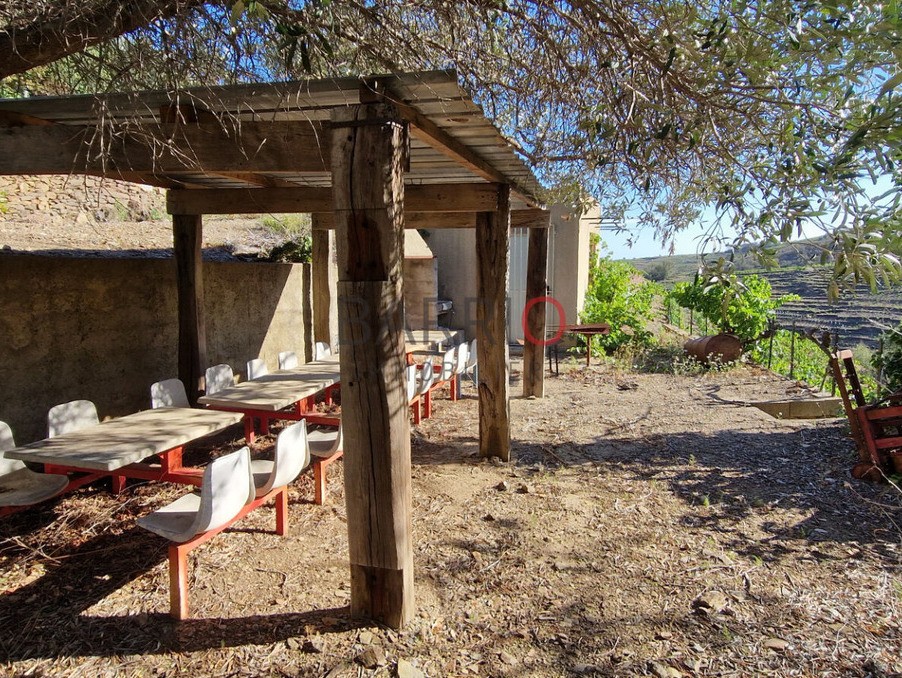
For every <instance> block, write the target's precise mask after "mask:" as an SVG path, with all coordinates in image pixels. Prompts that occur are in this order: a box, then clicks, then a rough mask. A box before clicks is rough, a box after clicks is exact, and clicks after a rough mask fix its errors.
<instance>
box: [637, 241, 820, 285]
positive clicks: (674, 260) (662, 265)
mask: <svg viewBox="0 0 902 678" xmlns="http://www.w3.org/2000/svg"><path fill="white" fill-rule="evenodd" d="M824 242H825V238H816V239H812V240H799V241H797V242H791V243H785V244H783V245H780V247H779V248H778V249H777V252H776V255H775V257H776V260H777V262H778V263H779V267H780V268H781V269H786V268H792V267H802V266H810V265H812V264H816V263H817V261H818V258H819V257H820V253H821V251H822V248H823V243H824ZM749 249H750V248H745V249H744V250H742V251H740V252H738V253H736V254H735V255H734V263H735V265H736V269H737V270H739V271H755V272H756V273H760V272H761V262H760V261H759V260H758V259H757V258H756V257H755V256H754V255H753V254H751V253H750V251H749ZM721 256H723V257H726V256H728V253H727V252H716V253H714V254H709V255H708V259H710V260H716V259H717V258H718V257H721ZM625 261H628V262H629V263H631V264H632V265H633V266H635V267H636V268H638V269H639V270H640V271H644V272H645V273H646V274H651V275H649V277H650V278H651V279H654V280H658V281H660V282H663V283H665V284H667V283H675V282H681V281H684V280H691V279H692V278H693V277H694V276H695V272H696V271H697V270H698V267H699V264H700V263H701V262H700V259H699V257H698V255H695V254H675V255H672V256H667V257H644V258H640V259H625ZM662 274H663V275H662Z"/></svg>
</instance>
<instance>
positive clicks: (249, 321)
mask: <svg viewBox="0 0 902 678" xmlns="http://www.w3.org/2000/svg"><path fill="white" fill-rule="evenodd" d="M305 269H307V267H306V266H302V265H297V264H295V265H292V264H256V263H253V264H252V263H214V262H205V263H204V295H205V306H206V318H207V352H208V361H209V363H210V364H211V365H212V364H215V363H220V362H226V363H229V364H230V365H232V367H233V369H235V370H236V372H241V373H242V374H243V373H244V371H245V363H246V361H247V360H249V359H250V358H255V357H257V356H258V355H259V356H261V357H263V358H264V359H265V360H266V362H267V363H268V364H269V366H270V367H271V368H275V367H277V364H278V359H277V356H278V352H279V351H283V350H297V351H299V352H300V353H301V354H303V351H304V347H305V341H306V339H305V337H306V335H307V331H308V325H307V324H306V323H305V315H307V316H308V317H309V307H310V304H309V286H307V285H306V284H305V280H307V279H309V278H308V276H309V271H307V270H305ZM0 308H3V313H2V314H0V337H2V343H0V420H2V421H6V422H7V423H9V424H10V426H12V428H13V432H14V434H15V436H16V441H17V442H19V443H26V442H30V441H33V440H37V439H40V438H42V437H44V436H45V435H46V417H47V410H48V409H49V408H50V407H52V406H53V405H56V404H58V403H62V402H66V401H68V400H74V399H77V398H86V399H89V400H92V401H94V403H95V404H96V405H97V409H98V412H99V414H100V416H101V418H103V417H105V416H120V415H123V414H128V413H129V412H134V411H137V410H139V409H146V408H147V407H149V389H150V384H151V383H153V382H154V381H157V380H159V379H165V378H167V377H172V376H176V373H177V335H178V321H177V316H176V287H175V264H174V262H173V261H172V260H171V259H170V260H153V259H76V258H55V257H46V256H31V255H3V256H0Z"/></svg>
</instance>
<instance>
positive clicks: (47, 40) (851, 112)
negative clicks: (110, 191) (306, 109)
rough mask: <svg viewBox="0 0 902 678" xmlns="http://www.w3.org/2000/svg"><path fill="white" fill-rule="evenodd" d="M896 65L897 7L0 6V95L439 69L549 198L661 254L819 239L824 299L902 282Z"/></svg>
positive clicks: (529, 3)
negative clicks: (700, 232)
mask: <svg viewBox="0 0 902 678" xmlns="http://www.w3.org/2000/svg"><path fill="white" fill-rule="evenodd" d="M899 63H902V19H900V6H899V5H898V4H897V3H886V4H881V3H877V2H873V3H870V2H861V1H857V0H811V1H807V2H801V1H798V0H770V1H766V2H764V1H762V2H752V1H749V0H707V1H706V2H701V3H687V2H684V1H678V0H634V1H633V2H629V3H624V2H620V1H619V0H570V1H569V2H560V1H559V2H554V1H551V0H460V1H457V2H447V1H446V0H412V1H411V0H352V1H348V0H307V1H306V2H295V1H294V0H288V1H286V0H238V1H237V2H231V1H230V2H226V1H222V2H204V1H203V0H137V1H136V2H130V3H121V2H113V1H111V0H83V1H76V0H67V1H65V2H58V1H54V2H51V1H50V0H42V1H38V2H31V1H26V0H18V1H13V2H7V3H6V4H4V5H3V6H0V91H2V92H3V93H5V94H6V95H17V94H19V95H21V94H23V93H24V92H26V91H27V92H30V93H35V94H42V93H70V92H103V91H129V90H140V89H158V88H170V89H177V88H180V87H185V86H190V85H197V84H229V83H237V82H247V81H257V80H281V79H290V78H297V77H310V76H314V77H328V76H339V75H349V74H358V73H367V74H368V73H373V72H380V71H402V70H418V69H430V68H443V67H448V66H454V67H456V68H457V69H458V72H459V73H460V74H461V75H462V77H463V78H464V80H465V83H466V84H467V85H468V86H469V87H470V88H471V89H472V90H473V93H474V95H475V96H476V98H477V99H478V100H479V101H480V102H481V103H482V104H483V107H484V108H485V109H486V112H487V114H488V115H489V116H490V117H492V118H494V119H495V120H496V122H497V123H498V124H499V126H500V127H501V129H502V130H503V131H505V133H506V134H507V135H508V136H509V137H511V139H512V140H513V141H514V142H515V143H517V144H518V145H519V147H520V148H521V149H522V151H523V153H524V155H525V156H526V157H527V158H528V159H529V160H530V161H531V162H532V163H533V165H534V167H535V168H536V170H537V173H538V174H539V176H540V178H542V179H543V180H544V181H545V183H546V184H547V185H548V186H549V188H550V191H549V198H551V199H567V200H575V199H580V198H582V197H584V196H587V195H592V196H595V197H597V198H599V199H600V200H601V202H602V204H603V205H604V207H605V208H606V209H607V211H608V213H609V214H610V215H611V216H614V217H615V218H616V216H617V215H618V214H623V213H625V212H626V211H627V210H629V212H630V213H631V214H633V215H638V219H639V221H640V222H641V223H643V224H649V225H653V226H655V227H656V228H657V229H658V233H659V235H660V236H662V237H663V238H665V239H666V238H667V237H668V236H670V235H672V234H673V233H674V231H675V230H676V229H679V228H681V227H683V226H685V225H686V224H687V223H689V222H691V221H692V220H693V219H696V218H697V217H698V216H699V214H700V210H701V209H702V207H703V206H705V205H712V204H713V205H715V206H716V211H717V216H718V219H719V223H720V224H730V225H733V226H735V227H736V229H737V232H738V234H739V235H738V236H737V237H736V238H735V239H734V240H733V241H732V242H731V243H727V244H732V245H734V246H739V245H742V244H745V243H752V242H754V243H758V244H759V245H761V249H762V251H763V252H765V253H766V252H767V251H768V248H769V247H770V246H772V245H773V244H774V243H776V242H778V241H781V240H782V241H785V240H788V239H790V238H791V237H794V236H797V235H798V234H800V232H801V230H800V229H801V228H802V227H803V226H808V225H812V224H817V225H819V226H820V227H821V228H822V229H823V231H824V232H825V233H826V234H828V236H829V238H828V240H827V241H826V242H825V247H824V260H825V261H826V262H828V263H831V264H832V265H833V269H834V274H835V278H836V280H837V281H838V284H841V283H842V282H843V281H849V280H854V279H864V280H866V281H867V282H870V283H872V284H877V283H878V282H880V281H882V282H886V283H889V282H893V281H898V280H899V279H900V276H902V267H900V264H899V261H898V259H897V258H896V257H895V253H898V252H900V251H902V235H900V231H902V228H900V208H899V198H900V193H902V190H900V189H902V176H900V170H899V166H900V161H902V119H900V118H902V108H900V106H899V98H900V95H899V94H897V91H896V90H897V89H898V90H899V92H900V93H902V86H900V85H902V73H900V71H899V65H898V64H899ZM875 182H876V183H875ZM731 237H732V236H731ZM723 244H724V243H723V242H722V241H717V242H716V246H717V248H719V247H720V246H722V245H723ZM721 266H727V267H728V266H729V262H726V263H724V262H721ZM838 290H839V287H838V286H837V287H835V288H834V289H833V290H832V292H833V293H838Z"/></svg>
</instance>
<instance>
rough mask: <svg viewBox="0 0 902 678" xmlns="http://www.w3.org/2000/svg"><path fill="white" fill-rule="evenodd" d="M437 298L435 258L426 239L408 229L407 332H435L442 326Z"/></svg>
mask: <svg viewBox="0 0 902 678" xmlns="http://www.w3.org/2000/svg"><path fill="white" fill-rule="evenodd" d="M437 298H438V272H437V266H436V260H435V257H434V256H433V254H432V250H430V249H429V246H428V245H427V244H426V242H425V241H424V240H423V238H422V236H420V234H419V233H417V232H416V231H414V230H412V229H408V230H406V231H404V322H405V324H406V325H407V329H411V330H423V329H435V328H436V327H437V326H438V319H437V317H436V310H435V300H436V299H437Z"/></svg>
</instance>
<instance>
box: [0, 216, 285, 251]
mask: <svg viewBox="0 0 902 678" xmlns="http://www.w3.org/2000/svg"><path fill="white" fill-rule="evenodd" d="M276 223H278V221H277V222H276ZM289 237H291V236H290V235H289V234H286V233H284V232H279V231H278V230H273V229H272V228H267V227H266V226H264V225H263V223H262V221H261V219H256V218H238V217H235V218H228V217H209V218H205V219H204V242H203V245H204V257H205V258H209V259H227V258H231V257H232V256H233V255H239V256H240V255H256V254H258V253H265V252H267V251H268V250H270V249H272V248H273V247H274V246H276V245H278V244H280V243H282V242H284V241H285V240H287V239H288V238H289ZM0 248H4V249H5V248H8V249H10V250H14V251H30V252H45V253H46V252H52V253H53V254H54V255H56V256H70V257H71V256H77V257H81V256H86V255H88V256H113V257H126V256H139V257H148V256H154V255H156V256H160V257H170V256H172V222H171V221H170V220H169V219H157V220H147V221H104V222H94V221H88V222H82V223H79V222H76V221H73V220H50V219H40V218H36V219H34V220H33V221H32V222H28V223H25V222H22V221H21V220H16V219H3V220H0Z"/></svg>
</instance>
